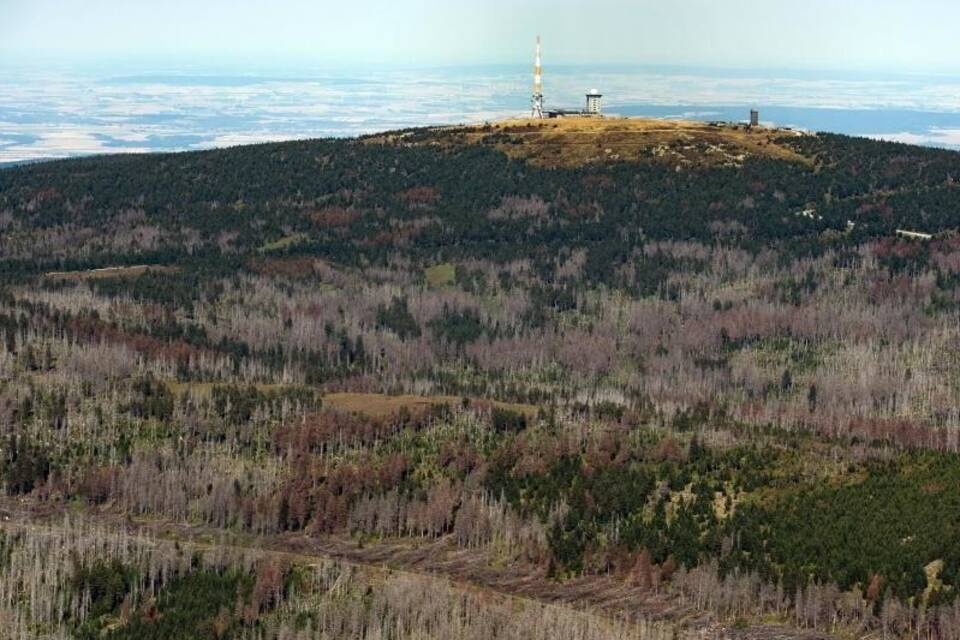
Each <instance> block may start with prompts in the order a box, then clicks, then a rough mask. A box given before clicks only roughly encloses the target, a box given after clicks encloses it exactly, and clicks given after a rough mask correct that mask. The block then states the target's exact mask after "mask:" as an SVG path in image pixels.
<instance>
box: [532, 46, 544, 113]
mask: <svg viewBox="0 0 960 640" xmlns="http://www.w3.org/2000/svg"><path fill="white" fill-rule="evenodd" d="M532 116H533V117H534V118H538V119H541V120H542V119H543V68H542V67H541V66H540V36H537V57H536V59H535V61H534V63H533V113H532Z"/></svg>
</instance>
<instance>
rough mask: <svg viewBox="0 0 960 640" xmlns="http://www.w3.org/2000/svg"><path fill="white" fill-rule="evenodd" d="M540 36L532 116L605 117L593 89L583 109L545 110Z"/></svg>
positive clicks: (754, 118) (754, 114)
mask: <svg viewBox="0 0 960 640" xmlns="http://www.w3.org/2000/svg"><path fill="white" fill-rule="evenodd" d="M542 53H543V52H542V44H541V40H540V36H537V48H536V53H535V55H534V63H533V95H532V97H531V110H530V116H531V117H532V118H534V119H536V120H542V119H544V118H569V117H579V118H599V117H601V116H602V115H603V94H602V93H600V91H598V90H597V89H591V90H590V91H589V92H587V94H586V104H585V105H584V108H582V109H564V108H557V109H545V108H544V101H543V57H542ZM749 122H750V124H749V128H751V129H753V128H756V127H759V126H760V112H759V111H758V110H756V109H751V110H750V121H749Z"/></svg>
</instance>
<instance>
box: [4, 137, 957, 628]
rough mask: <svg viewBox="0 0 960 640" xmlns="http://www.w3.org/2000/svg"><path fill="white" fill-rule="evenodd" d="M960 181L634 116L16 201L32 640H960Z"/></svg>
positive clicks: (15, 460) (14, 174) (386, 146)
mask: <svg viewBox="0 0 960 640" xmlns="http://www.w3.org/2000/svg"><path fill="white" fill-rule="evenodd" d="M958 176H960V154H957V153H953V152H949V151H943V150H935V149H925V148H919V147H910V146H905V145H897V144H888V143H881V142H875V141H870V140H862V139H856V138H848V137H843V136H836V135H830V134H815V135H814V134H800V133H797V132H792V131H787V130H776V129H763V128H756V129H752V130H746V129H744V128H743V127H737V126H731V125H709V124H699V123H687V122H674V121H654V120H641V119H614V118H604V119H565V120H556V121H553V120H546V121H527V120H522V121H505V122H497V123H490V124H486V125H475V126H457V127H442V128H422V129H412V130H406V131H397V132H390V133H385V134H378V135H375V136H368V137H364V138H361V139H351V140H309V141H298V142H286V143H279V144H264V145H256V146H248V147H236V148H231V149H223V150H216V151H203V152H191V153H181V154H163V155H138V156H113V157H110V156H104V157H92V158H85V159H79V160H70V161H60V162H51V163H43V164H38V165H32V166H27V167H17V168H12V169H5V170H2V171H0V487H2V496H0V511H2V514H0V515H2V516H3V517H2V518H0V621H3V622H4V624H7V623H8V622H9V624H10V625H13V627H12V628H14V629H15V630H16V632H17V633H18V634H19V635H20V636H24V637H30V636H31V634H32V635H39V636H40V637H56V638H59V637H80V638H99V637H106V638H113V639H118V638H152V637H156V638H161V637H163V638H166V637H173V636H174V635H177V634H179V635H183V636H184V637H202V638H207V637H209V638H228V637H232V638H269V639H273V638H289V637H298V638H299V637H304V638H319V637H322V638H355V637H390V638H412V637H421V636H423V635H426V636H434V637H443V638H471V637H502V638H557V639H563V638H571V639H572V638H584V637H590V638H624V637H643V638H660V637H664V638H666V637H691V638H693V637H703V636H708V637H716V636H721V635H724V634H726V635H728V636H736V637H752V638H770V637H812V636H813V637H822V636H824V635H832V636H837V637H861V636H862V637H876V636H878V635H879V636H885V637H913V636H922V637H929V638H957V637H960V604H958V603H960V600H958V597H957V596H958V589H960V529H958V527H960V524H958V523H960V502H958V496H960V490H958V487H960V475H958V470H960V459H958V449H960V414H958V407H957V403H956V399H957V397H958V395H960V358H958V356H957V354H958V353H960V328H958V324H957V314H958V312H960V237H958V235H957V229H958V227H960V191H958V184H957V178H958ZM904 231H910V232H912V235H911V234H904V233H903V232H904ZM384 567H387V569H384ZM189 634H194V636H190V635H189Z"/></svg>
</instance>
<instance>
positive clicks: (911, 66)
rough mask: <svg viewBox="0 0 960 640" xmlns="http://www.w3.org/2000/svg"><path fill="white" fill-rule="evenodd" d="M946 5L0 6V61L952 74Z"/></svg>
mask: <svg viewBox="0 0 960 640" xmlns="http://www.w3.org/2000/svg"><path fill="white" fill-rule="evenodd" d="M958 25H960V2H957V0H634V1H632V2H630V1H626V0H552V1H550V2H547V1H542V0H339V1H336V2H333V1H330V0H269V1H268V0H0V60H6V61H7V62H10V61H13V60H20V59H30V58H38V57H43V58H48V59H49V58H52V59H61V60H83V59H88V58H105V59H107V60H130V59H140V58H145V57H161V58H167V57H172V56H175V57H177V58H193V59H195V60H196V61H197V62H200V63H202V62H204V61H207V60H211V61H212V60H214V59H217V60H219V61H223V60H230V59H237V60H240V59H250V58H253V59H260V60H263V61H264V62H267V63H269V62H287V61H290V60H296V59H300V60H303V61H305V62H310V63H322V62H330V63H338V64H342V63H345V62H357V63H369V62H388V63H410V64H417V65H445V64H462V63H487V62H490V63H524V62H526V60H527V59H528V58H530V57H531V55H530V49H531V46H532V39H533V37H534V35H536V34H537V33H540V34H542V35H543V37H544V42H545V62H546V64H550V63H555V64H559V63H628V64H634V63H639V64H677V65H709V66H725V67H751V68H817V69H856V70H873V71H885V70H898V71H900V70H907V71H910V70H913V71H925V72H949V73H953V72H956V71H958V70H960V37H958V35H960V27H958Z"/></svg>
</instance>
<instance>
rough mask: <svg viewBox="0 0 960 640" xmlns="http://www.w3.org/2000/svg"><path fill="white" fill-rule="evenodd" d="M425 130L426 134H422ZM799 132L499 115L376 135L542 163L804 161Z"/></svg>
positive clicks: (728, 125)
mask: <svg viewBox="0 0 960 640" xmlns="http://www.w3.org/2000/svg"><path fill="white" fill-rule="evenodd" d="M425 134H426V135H425ZM800 135H803V134H801V133H798V132H795V131H791V130H786V129H766V128H750V127H747V126H745V125H737V124H731V123H704V122H694V121H685V120H649V119H644V118H617V117H603V118H600V117H563V118H553V119H548V120H531V119H517V120H503V121H498V122H494V123H490V124H484V125H476V126H464V127H456V126H455V127H441V128H437V129H433V130H427V131H426V132H424V131H419V132H417V133H406V134H402V135H400V136H397V135H395V134H389V133H388V134H385V135H383V136H378V137H375V138H374V140H378V141H384V142H385V141H403V140H405V139H407V140H416V141H419V142H420V143H432V144H436V145H440V146H444V145H457V144H479V145H484V146H492V147H493V148H495V149H497V150H499V151H502V152H503V153H505V154H507V155H508V156H510V157H512V158H517V159H521V160H525V161H528V162H530V163H532V164H535V165H537V166H542V167H568V168H572V167H578V166H583V165H587V164H596V163H602V162H609V161H633V162H659V163H671V162H676V163H677V164H679V165H680V166H687V167H713V166H739V165H741V164H742V163H743V162H744V161H745V160H746V159H747V158H749V157H756V158H772V159H779V160H785V161H789V162H799V163H805V164H811V163H812V158H809V157H807V156H804V155H803V154H802V153H800V152H798V151H797V150H796V149H794V148H792V147H791V146H790V144H789V142H790V140H791V139H794V138H797V137H798V136H800Z"/></svg>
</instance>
